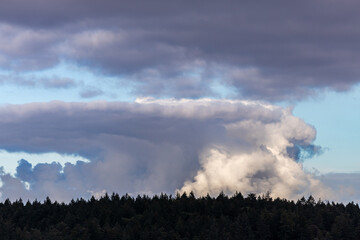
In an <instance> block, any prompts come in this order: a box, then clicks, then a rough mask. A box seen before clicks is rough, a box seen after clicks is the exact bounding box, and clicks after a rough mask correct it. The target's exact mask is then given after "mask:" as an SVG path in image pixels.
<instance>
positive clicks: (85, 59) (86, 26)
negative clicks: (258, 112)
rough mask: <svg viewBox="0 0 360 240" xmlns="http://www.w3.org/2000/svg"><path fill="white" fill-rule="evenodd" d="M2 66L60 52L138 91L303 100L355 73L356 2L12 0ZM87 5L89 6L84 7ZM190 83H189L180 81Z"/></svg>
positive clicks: (2, 32) (2, 20)
mask: <svg viewBox="0 0 360 240" xmlns="http://www.w3.org/2000/svg"><path fill="white" fill-rule="evenodd" d="M3 5H4V6H3V8H1V10H0V36H1V37H0V43H1V44H0V46H3V47H0V65H1V67H3V68H7V69H12V70H15V71H24V70H33V69H44V68H50V67H52V66H55V65H56V64H57V63H58V62H59V61H60V60H66V61H68V62H71V63H73V64H78V65H81V66H85V67H87V68H88V69H89V70H90V71H96V72H98V73H102V74H105V75H115V76H118V77H119V78H121V79H122V80H119V82H120V84H122V85H124V84H129V85H130V86H135V88H136V89H135V92H136V94H138V95H139V96H147V95H152V96H155V97H156V96H160V97H163V96H164V95H166V96H169V95H170V96H175V97H195V98H198V97H203V96H214V95H216V93H215V92H213V91H211V88H209V85H211V84H213V82H214V81H221V83H222V84H224V85H227V86H228V87H230V88H234V89H235V90H236V93H237V94H238V96H241V97H245V98H252V99H266V100H270V101H280V100H289V99H290V100H297V99H302V98H304V97H306V96H309V95H312V94H315V93H316V92H317V91H318V90H321V89H333V90H337V91H344V90H347V89H349V88H351V87H352V86H353V85H355V84H357V83H358V82H359V79H360V78H359V76H360V70H359V68H358V65H359V50H358V48H357V45H358V41H357V39H358V38H359V36H360V35H359V31H358V25H359V22H360V17H359V15H358V13H357V11H356V9H358V8H359V7H360V6H359V5H360V3H359V2H358V1H354V0H349V1H345V2H339V1H330V2H329V1H327V0H316V1H311V0H306V1H302V2H301V3H293V2H289V1H285V0H277V1H275V2H268V1H260V2H259V1H256V2H247V1H231V0H229V1H211V2H207V3H206V4H205V3H204V2H203V1H191V2H181V3H174V2H171V3H170V2H168V1H164V0H155V1H152V2H151V4H150V3H144V2H141V3H140V2H138V1H129V0H126V1H121V3H120V2H117V1H107V2H106V3H104V2H103V1H99V0H96V1H92V2H91V3H89V2H85V1H82V0H80V1H77V2H76V3H73V2H71V3H70V2H69V1H61V2H56V1H44V0H36V1H31V2H29V1H23V0H16V1H6V3H4V4H3ZM84 6H86V7H84ZM184 83H185V84H184Z"/></svg>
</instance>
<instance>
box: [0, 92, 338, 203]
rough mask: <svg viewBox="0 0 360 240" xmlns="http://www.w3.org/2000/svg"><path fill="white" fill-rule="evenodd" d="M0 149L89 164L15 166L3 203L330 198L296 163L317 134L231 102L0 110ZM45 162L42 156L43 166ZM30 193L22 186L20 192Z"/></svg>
mask: <svg viewBox="0 0 360 240" xmlns="http://www.w3.org/2000/svg"><path fill="white" fill-rule="evenodd" d="M0 116H1V118H0V131H1V135H0V148H2V149H5V150H8V151H18V150H21V151H27V152H30V153H41V152H58V153H64V154H77V155H80V156H83V157H85V158H87V159H89V160H90V162H88V163H86V162H77V163H76V164H70V163H67V164H66V165H65V166H64V167H63V166H61V165H60V164H58V163H55V162H54V163H51V164H37V165H35V166H32V165H31V164H30V163H28V162H27V161H26V160H22V161H20V162H19V166H18V168H17V171H16V174H15V176H11V175H9V174H7V173H5V172H3V173H2V174H1V180H2V182H3V185H2V187H1V188H0V192H1V194H2V195H1V197H2V199H4V198H7V197H9V198H11V199H16V198H19V197H22V198H25V199H26V198H30V199H34V198H38V199H43V198H45V197H46V196H50V197H51V198H53V199H57V200H60V201H68V200H70V199H71V198H73V197H89V196H91V194H99V193H102V192H104V191H108V192H113V191H115V192H118V193H120V194H124V193H126V192H127V193H132V194H138V193H148V194H152V193H160V192H167V193H174V192H175V190H177V189H178V190H180V191H181V192H183V191H186V192H190V191H193V192H194V193H195V194H196V195H197V196H201V195H206V194H207V193H209V194H211V195H217V194H219V193H220V192H221V191H224V192H225V193H228V194H233V193H235V192H236V191H238V192H239V191H240V192H243V193H249V192H253V193H259V194H260V193H266V192H267V191H270V192H271V193H272V194H273V195H274V196H280V197H287V198H298V197H301V196H302V195H308V194H315V196H317V197H322V198H330V197H331V193H330V191H329V190H328V189H327V188H326V187H324V186H323V185H322V184H321V183H320V181H319V180H317V179H315V178H314V177H313V176H312V175H311V174H308V173H305V172H304V171H303V170H302V166H301V154H300V152H301V149H305V150H302V151H307V153H308V154H310V155H311V154H316V149H317V148H316V147H315V146H313V145H312V142H313V140H314V139H315V135H316V132H315V129H314V128H313V127H311V126H309V125H307V124H306V123H305V122H304V121H302V120H301V119H299V118H297V117H294V116H293V115H292V114H291V112H290V110H288V109H282V108H280V107H276V106H273V105H266V104H262V103H257V102H246V101H230V100H210V99H201V100H186V99H184V100H179V101H178V100H153V99H142V100H138V101H137V102H136V103H120V102H113V103H109V102H93V103H64V102H51V103H34V104H25V105H9V106H6V107H1V108H0ZM50 160H51V159H49V161H50ZM26 188H28V189H26Z"/></svg>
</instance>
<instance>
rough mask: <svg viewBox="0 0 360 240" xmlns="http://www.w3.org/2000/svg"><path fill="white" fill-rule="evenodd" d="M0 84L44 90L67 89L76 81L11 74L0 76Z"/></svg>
mask: <svg viewBox="0 0 360 240" xmlns="http://www.w3.org/2000/svg"><path fill="white" fill-rule="evenodd" d="M0 83H1V84H6V85H18V86H22V87H33V88H35V87H40V88H45V89H68V88H72V87H75V86H76V85H77V83H76V81H75V80H73V79H70V78H60V77H57V76H53V77H51V78H39V77H28V76H22V75H11V74H4V75H0Z"/></svg>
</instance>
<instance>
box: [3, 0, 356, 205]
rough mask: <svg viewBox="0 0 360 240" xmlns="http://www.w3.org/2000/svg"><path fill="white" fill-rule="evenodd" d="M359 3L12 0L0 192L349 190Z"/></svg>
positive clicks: (348, 197) (332, 193)
mask: <svg viewBox="0 0 360 240" xmlns="http://www.w3.org/2000/svg"><path fill="white" fill-rule="evenodd" d="M359 8H360V3H359V2H358V1H355V0H345V1H337V0H330V1H329V0H315V1H314V0H311V1H310V0H305V1H300V2H295V1H285V0H275V1H271V2H270V1H265V0H260V1H243V0H241V1H232V0H225V1H218V0H211V1H207V2H204V1H198V0H195V1H181V2H180V1H168V0H167V1H165V0H154V1H151V2H143V1H129V0H123V1H115V0H107V1H99V0H93V1H83V0H79V1H76V2H70V1H68V0H64V1H61V2H59V1H53V0H47V1H45V0H30V1H25V0H12V1H7V0H6V1H3V2H2V3H1V8H0V166H2V167H1V169H0V179H1V186H0V200H2V201H3V200H5V199H6V198H9V199H12V200H14V199H18V198H20V197H21V198H23V199H30V200H32V199H35V198H37V199H44V198H45V197H46V196H49V197H50V198H52V199H56V200H58V201H69V200H70V199H71V198H78V197H83V198H89V197H91V196H92V195H94V196H99V195H101V194H103V193H104V192H118V193H119V194H125V193H129V194H131V195H134V196H135V195H137V194H149V195H152V194H158V193H161V192H165V193H169V194H175V193H176V192H177V191H179V192H190V191H193V192H194V193H195V195H196V196H202V195H206V194H208V193H209V194H210V195H213V196H216V195H217V194H219V193H220V192H221V191H223V192H225V193H227V194H229V195H231V194H233V193H235V192H243V193H244V194H247V193H256V194H263V193H266V192H271V194H272V195H273V196H274V197H284V198H289V199H297V198H299V197H301V196H308V195H310V194H311V195H314V196H315V197H316V198H321V199H326V200H329V201H343V202H346V201H357V202H359V201H360V188H359V186H358V184H357V183H358V181H359V179H360V163H359V157H358V156H360V149H359V148H358V145H359V140H358V139H359V138H358V136H359V135H360V130H359V126H358V123H359V122H360V121H359V120H360V111H359V109H360V103H359V102H360V101H359V100H360V70H359V67H358V66H359V64H360V48H359V44H358V42H359V38H360V31H359V28H358V25H359V24H360V17H359V14H358V10H359Z"/></svg>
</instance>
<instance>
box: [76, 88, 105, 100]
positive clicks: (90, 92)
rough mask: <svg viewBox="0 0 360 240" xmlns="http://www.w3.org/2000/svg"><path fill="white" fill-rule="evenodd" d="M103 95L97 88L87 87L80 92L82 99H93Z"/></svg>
mask: <svg viewBox="0 0 360 240" xmlns="http://www.w3.org/2000/svg"><path fill="white" fill-rule="evenodd" d="M102 94H104V92H103V91H102V90H101V89H98V88H96V87H87V88H85V89H83V90H82V91H81V92H80V96H81V97H82V98H93V97H97V96H100V95H102Z"/></svg>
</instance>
